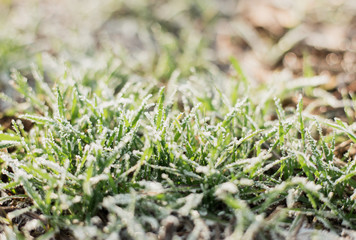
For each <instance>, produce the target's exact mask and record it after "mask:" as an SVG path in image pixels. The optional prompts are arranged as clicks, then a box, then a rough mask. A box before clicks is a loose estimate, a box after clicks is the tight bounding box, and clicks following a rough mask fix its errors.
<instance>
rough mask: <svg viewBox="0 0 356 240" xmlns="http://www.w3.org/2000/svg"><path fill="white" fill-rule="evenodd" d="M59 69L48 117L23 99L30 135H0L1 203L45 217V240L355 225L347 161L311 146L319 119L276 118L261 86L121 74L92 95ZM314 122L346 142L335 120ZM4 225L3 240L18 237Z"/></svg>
mask: <svg viewBox="0 0 356 240" xmlns="http://www.w3.org/2000/svg"><path fill="white" fill-rule="evenodd" d="M85 71H89V73H90V74H92V75H93V76H97V77H99V78H98V79H107V78H105V77H107V76H106V75H105V73H103V72H95V71H96V70H95V69H91V70H90V69H85ZM89 73H88V74H89ZM68 74H69V75H70V74H71V73H70V71H68V73H67V78H63V79H62V81H61V82H57V83H56V88H55V89H54V90H49V88H48V86H43V87H42V88H41V89H45V90H46V91H47V92H48V91H50V93H47V94H46V96H48V98H47V97H46V101H48V106H55V107H54V108H53V109H51V111H47V110H48V109H47V110H46V111H45V112H44V108H40V107H39V105H38V102H40V99H42V98H44V97H45V96H43V95H41V94H38V95H36V92H35V91H31V95H29V96H28V101H29V105H30V106H35V107H34V108H33V109H32V111H31V109H28V111H27V114H25V115H23V116H22V117H23V118H26V119H29V120H31V121H33V122H35V126H34V127H33V128H32V129H31V131H30V132H25V131H23V129H22V128H21V124H16V123H15V124H14V128H15V131H12V132H11V131H9V133H1V135H0V139H1V140H0V147H1V148H2V150H1V155H0V163H1V167H2V168H1V174H2V178H1V183H0V186H1V188H2V190H1V194H2V195H1V198H0V202H1V203H2V204H4V203H9V204H10V203H15V202H16V200H14V198H16V197H19V198H20V197H21V199H23V198H24V196H25V198H26V199H28V200H29V202H30V203H31V204H30V206H27V207H29V208H26V209H24V210H23V211H29V210H31V211H32V212H34V213H36V214H41V215H43V216H44V218H45V219H46V220H47V221H48V223H47V225H46V226H45V227H46V234H48V235H44V236H52V235H55V234H58V233H59V232H63V231H66V232H68V234H69V235H70V236H72V237H76V238H78V239H90V238H92V239H94V238H95V239H127V238H131V239H149V238H157V237H160V238H164V237H167V236H171V237H172V238H173V237H177V236H180V235H179V234H181V233H182V232H186V235H185V236H186V237H188V238H189V239H210V238H217V239H219V238H228V237H230V239H238V238H240V239H247V238H252V237H258V236H260V237H262V236H269V237H271V238H273V237H276V236H279V237H280V236H288V234H290V229H291V227H292V226H294V225H293V224H296V223H293V222H294V216H296V215H298V216H299V215H300V216H308V217H309V216H312V217H313V219H314V220H313V221H311V222H309V223H308V224H311V225H314V226H317V227H319V228H320V227H322V228H324V229H325V230H330V229H334V230H335V231H339V232H340V230H341V227H339V226H338V227H336V228H335V227H333V228H332V223H333V221H338V222H340V226H348V227H349V228H353V226H355V225H356V222H355V219H356V217H355V216H354V215H355V214H354V213H353V212H352V211H351V210H352V209H353V208H354V201H355V192H356V191H355V187H356V186H355V183H354V176H355V161H349V162H344V165H343V166H340V165H337V164H334V160H335V159H333V157H334V156H333V151H334V144H335V135H334V136H333V135H332V134H334V133H333V132H331V133H330V134H331V135H330V134H329V135H327V136H323V137H321V138H320V139H318V140H316V139H314V137H313V136H314V135H315V134H314V132H315V131H316V130H318V126H319V125H321V124H323V123H319V122H316V120H313V119H311V118H308V117H306V116H305V115H304V113H303V106H302V102H301V101H299V103H298V108H297V109H294V110H290V111H289V112H285V111H284V110H283V108H282V106H281V104H282V103H281V101H279V99H278V98H276V99H273V98H272V95H268V94H266V92H265V90H261V89H256V94H261V96H265V97H264V99H255V98H252V97H251V96H249V95H248V93H246V92H244V91H243V90H239V89H240V86H239V82H238V81H233V80H229V79H224V81H226V82H227V83H228V84H231V86H232V87H231V89H230V90H227V92H226V93H224V94H222V93H221V92H219V91H218V90H217V89H214V88H209V87H208V86H207V87H206V89H203V88H198V89H197V88H196V86H200V85H199V84H197V82H194V81H200V80H199V77H200V76H195V77H194V78H191V79H190V78H189V79H188V80H187V83H183V84H181V85H180V86H172V85H171V84H170V83H169V82H168V83H167V85H166V89H165V88H160V87H158V86H159V84H158V83H157V82H148V81H145V80H143V79H138V78H136V79H135V78H129V80H127V82H126V84H125V85H124V86H120V87H121V90H120V91H118V92H117V91H116V90H113V89H109V87H108V86H107V85H106V84H103V83H102V82H99V83H95V84H96V86H97V89H95V93H94V89H91V87H90V84H89V83H91V84H94V82H90V81H93V80H88V79H84V78H83V79H80V78H79V79H78V78H76V79H78V82H77V83H76V84H73V81H72V80H71V79H74V76H68ZM17 77H18V80H19V81H23V79H21V78H20V77H19V76H17ZM37 77H38V76H37ZM100 77H101V78H100ZM67 79H68V80H67ZM88 81H89V82H88ZM102 81H104V80H102ZM182 81H183V80H182ZM20 83H21V84H22V83H23V84H25V82H20ZM84 83H85V84H84ZM107 83H109V82H107ZM177 84H178V83H177ZM200 87H201V86H200ZM296 87H298V86H296ZM39 88H40V86H39ZM235 91H239V92H240V93H244V94H242V95H241V98H239V96H236V92H235ZM259 91H260V92H259ZM166 92H169V93H174V94H173V95H170V96H169V99H168V100H167V99H166V98H165V93H166ZM250 92H252V91H250ZM23 93H24V94H26V92H25V91H23ZM54 96H56V97H54ZM229 96H235V97H231V99H229V98H230V97H229ZM41 111H42V112H41ZM293 111H294V112H293ZM273 113H276V115H275V120H274V119H273V118H271V117H270V114H273ZM268 119H269V120H268ZM271 119H272V120H271ZM326 125H327V126H332V127H334V128H335V129H336V130H337V134H338V135H337V136H342V137H344V138H347V137H350V138H351V139H352V137H353V133H352V130H351V126H348V125H346V124H343V123H342V122H340V121H336V122H335V123H332V124H331V123H330V122H328V124H326ZM319 128H320V127H319ZM329 139H331V140H330V141H329ZM7 149H12V150H11V151H7ZM2 197H6V199H5V198H2ZM9 197H10V198H9ZM1 199H2V200H1ZM18 211H20V212H18ZM11 214H20V215H21V214H24V212H22V211H21V210H16V211H13V212H12V213H11ZM11 214H10V216H11ZM293 214H294V215H293ZM8 221H10V222H11V221H12V219H8ZM40 224H41V223H40V222H39V221H37V220H35V219H33V221H29V222H28V223H26V224H25V225H24V226H25V227H24V229H23V231H22V233H23V234H28V233H29V232H31V229H36V228H37V227H39V225H40ZM9 226H13V225H11V224H8V225H7V226H6V227H5V229H6V231H5V232H6V234H8V236H11V235H14V234H15V235H16V234H17V235H19V236H20V235H21V234H22V233H21V231H19V232H18V231H16V230H15V228H10V227H9Z"/></svg>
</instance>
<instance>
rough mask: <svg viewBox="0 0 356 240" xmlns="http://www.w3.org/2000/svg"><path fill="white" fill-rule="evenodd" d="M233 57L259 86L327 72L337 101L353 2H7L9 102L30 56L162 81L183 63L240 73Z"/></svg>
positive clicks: (347, 61) (1, 17) (352, 57)
mask: <svg viewBox="0 0 356 240" xmlns="http://www.w3.org/2000/svg"><path fill="white" fill-rule="evenodd" d="M231 56H233V57H234V58H236V59H237V60H238V61H239V62H240V64H241V67H242V69H243V70H244V72H245V74H246V75H247V77H248V80H249V81H250V82H251V84H253V85H258V84H263V83H265V82H268V81H273V79H276V78H278V79H283V80H284V81H286V82H288V81H290V80H292V79H297V78H300V77H312V76H319V75H321V76H325V77H326V78H323V80H322V82H320V83H321V85H322V89H324V90H325V91H326V92H327V93H329V94H330V96H332V97H334V98H335V99H340V98H342V95H345V93H347V94H350V93H351V94H352V93H355V92H356V81H354V80H355V77H356V1H354V0H314V1H311V0H298V1H295V0H283V1H282V0H239V1H236V0H235V1H234V0H211V1H206V0H172V1H166V0H156V1H149V0H130V1H113V0H101V1H97V0H85V1H84V0H82V1H81V0H75V1H73V0H61V1H57V0H42V1H41V0H26V1H23V0H0V92H1V93H2V94H1V99H2V100H6V99H7V97H10V98H13V97H15V95H14V91H13V90H11V87H10V83H11V81H10V79H11V77H10V75H11V69H19V70H20V72H21V73H23V74H24V75H25V76H27V77H28V79H29V81H30V82H31V64H33V63H35V64H38V65H40V66H41V67H43V69H45V73H46V74H47V75H46V76H48V77H49V78H50V75H51V74H52V73H54V72H56V71H62V69H58V65H56V64H55V62H56V61H62V62H70V63H71V64H73V65H74V66H75V65H81V66H86V68H87V69H90V68H98V67H102V68H105V66H106V64H107V61H109V60H110V61H111V60H112V59H115V61H117V66H118V67H120V68H122V69H126V70H123V72H121V73H120V74H121V75H120V76H121V77H122V76H125V75H127V74H137V75H138V76H141V77H144V78H147V79H149V78H154V79H158V80H159V81H160V82H162V83H163V84H164V83H165V82H167V81H168V80H169V79H170V78H171V77H172V74H173V73H174V72H175V71H177V70H178V71H179V72H180V76H181V77H182V78H184V77H187V76H190V75H191V74H192V73H214V74H224V75H227V76H229V75H231V74H234V73H233V70H232V68H231V66H230V65H231V64H230V57H231ZM108 59H109V60H108ZM325 79H326V80H325ZM319 80H320V79H319ZM215 81H216V80H215ZM7 100H8V99H7ZM291 101H293V99H292V100H291ZM6 102H8V101H1V104H0V112H1V111H3V110H4V109H5V108H6V107H7V106H8V105H7V103H6ZM286 104H287V103H286ZM306 104H307V103H306ZM324 110H325V111H327V109H324ZM320 111H321V110H320Z"/></svg>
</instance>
